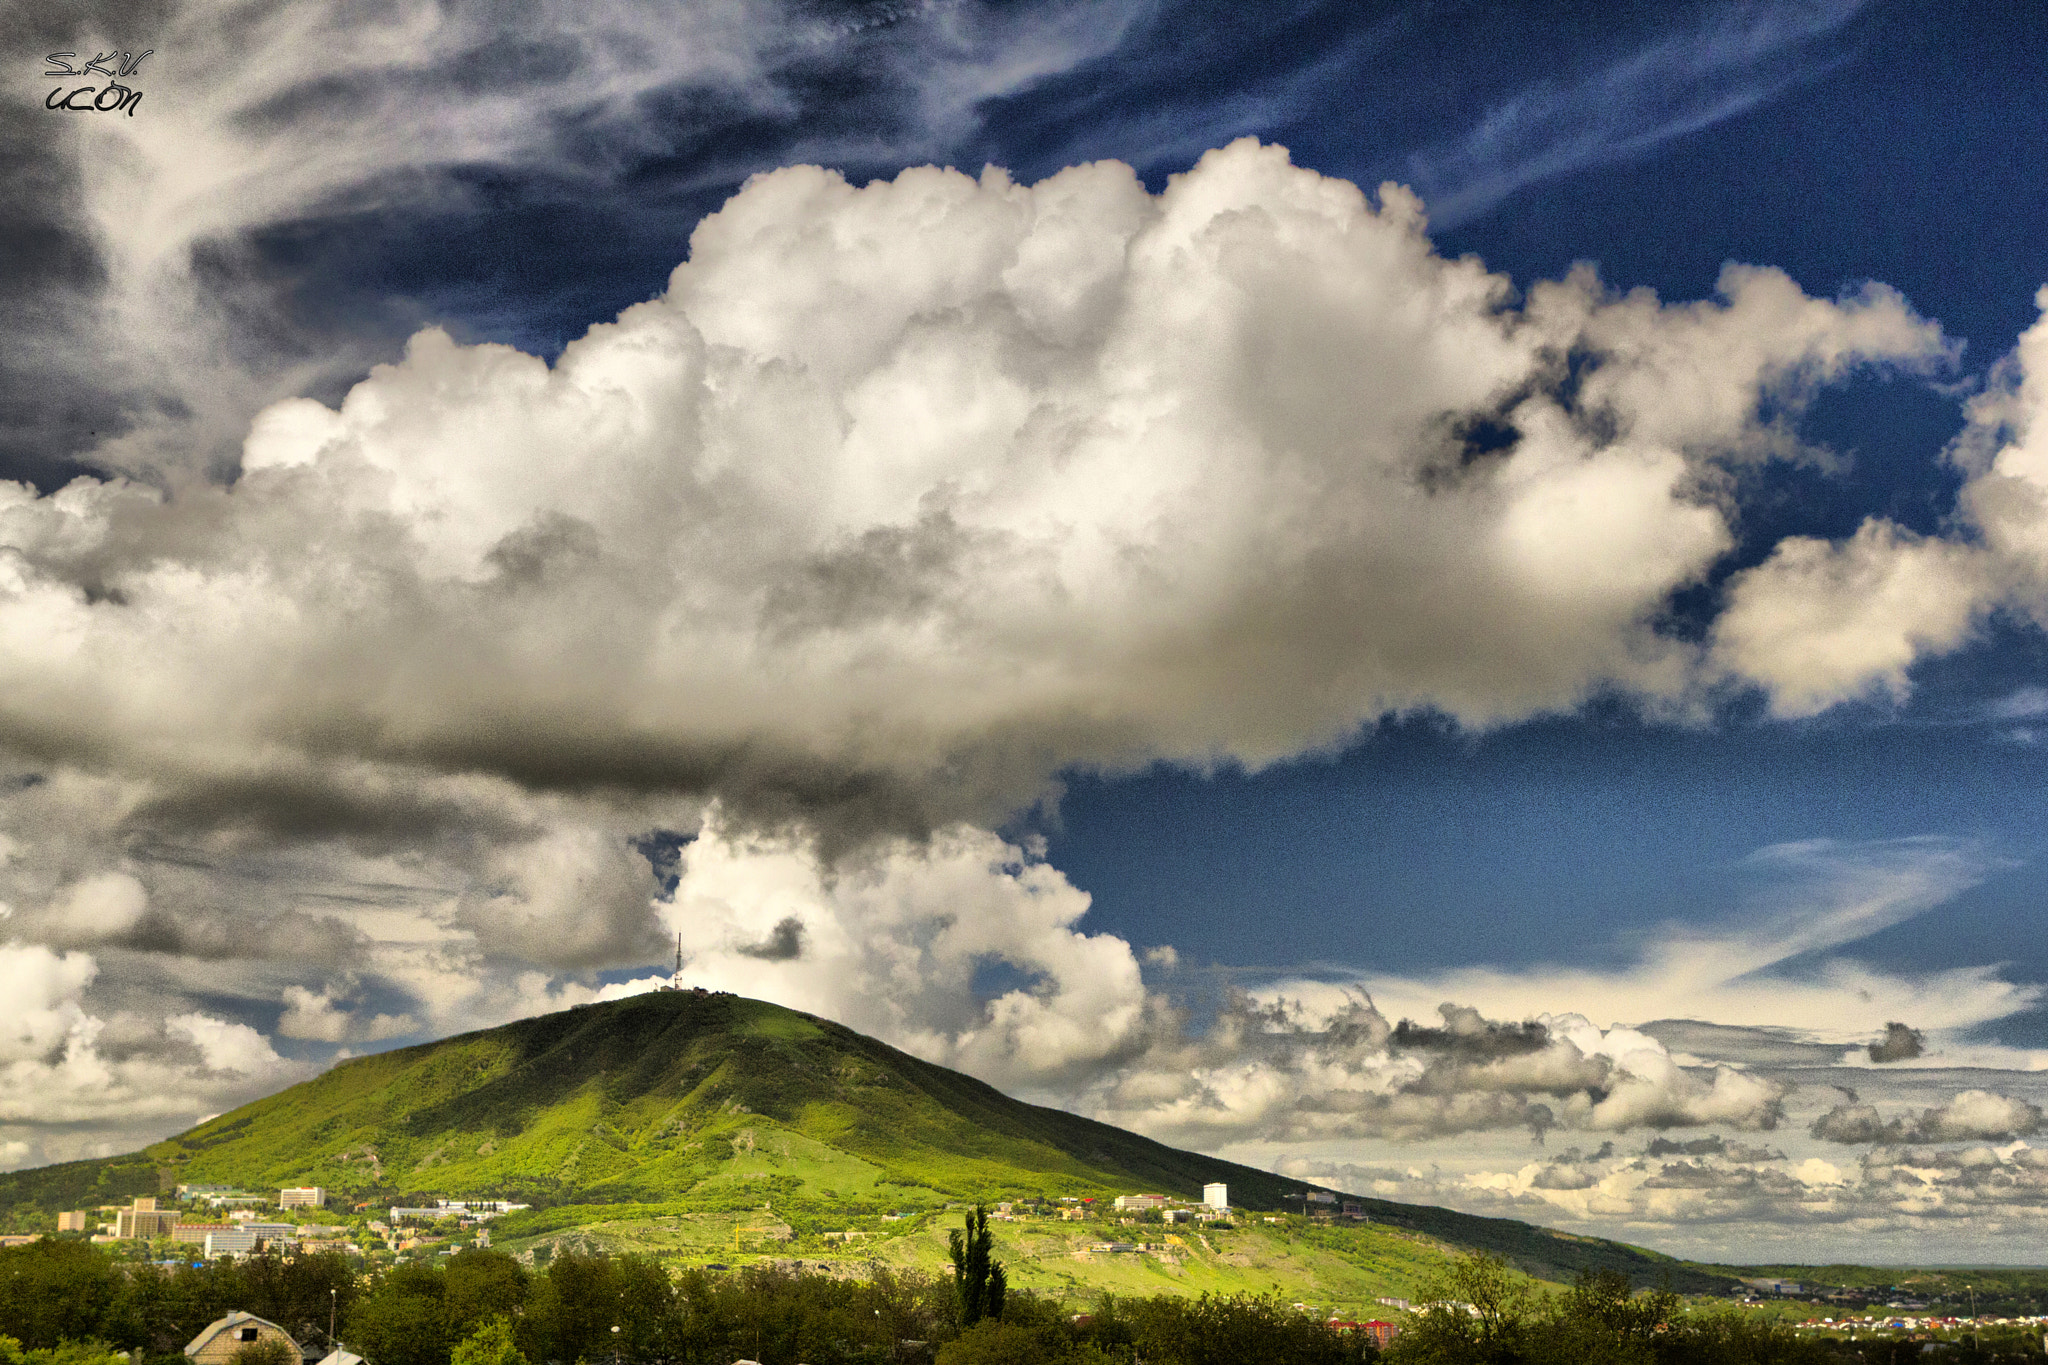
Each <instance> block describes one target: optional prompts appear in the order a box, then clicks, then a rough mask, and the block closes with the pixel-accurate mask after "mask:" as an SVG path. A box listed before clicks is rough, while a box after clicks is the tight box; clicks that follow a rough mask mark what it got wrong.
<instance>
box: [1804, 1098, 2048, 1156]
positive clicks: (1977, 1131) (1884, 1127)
mask: <svg viewBox="0 0 2048 1365" xmlns="http://www.w3.org/2000/svg"><path fill="white" fill-rule="evenodd" d="M2041 1119H2042V1114H2041V1108H2040V1106H2039V1105H2034V1104H2029V1103H2027V1102H2026V1101H2024V1100H2019V1099H2014V1098H2011V1097H2009V1096H2005V1095H1998V1094H1993V1093H1991V1092H1989V1091H1984V1090H1965V1091H1962V1092H1960V1093H1959V1094H1957V1095H1955V1096H1953V1097H1951V1098H1950V1099H1949V1100H1948V1101H1947V1102H1945V1103H1943V1104H1939V1105H1936V1106H1933V1107H1932V1108H1928V1109H1923V1110H1921V1111H1920V1113H1919V1114H1918V1115H1917V1116H1907V1117H1894V1118H1892V1119H1889V1120H1886V1119H1884V1118H1883V1117H1882V1116H1881V1115H1880V1114H1879V1113H1878V1110H1877V1106H1875V1105H1870V1104H1861V1103H1858V1102H1856V1101H1855V1100H1854V1099H1853V1098H1852V1099H1851V1100H1850V1101H1849V1102H1848V1103H1845V1104H1838V1105H1836V1106H1835V1107H1834V1108H1832V1109H1830V1110H1828V1111H1827V1112H1826V1113H1825V1114H1822V1115H1821V1116H1820V1117H1819V1118H1817V1119H1815V1120H1814V1122H1813V1126H1812V1128H1811V1130H1810V1131H1811V1133H1812V1135H1813V1136H1814V1137H1817V1138H1821V1139H1823V1140H1825V1141H1828V1142H1840V1143H1875V1144H1884V1145H1890V1146H1896V1145H1899V1144H1902V1143H1909V1142H1963V1141H1970V1140H1973V1139H1975V1140H1983V1141H1989V1142H2010V1141H2011V1140H2012V1139H2013V1138H2016V1137H2031V1136H2033V1135H2034V1134H2036V1133H2038V1132H2040V1131H2041Z"/></svg>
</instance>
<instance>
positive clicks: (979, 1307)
mask: <svg viewBox="0 0 2048 1365" xmlns="http://www.w3.org/2000/svg"><path fill="white" fill-rule="evenodd" d="M947 1242H948V1243H949V1245H950V1246H951V1249H952V1253H953V1292H954V1294H955V1295H957V1296H958V1298H959V1300H960V1325H961V1326H962V1327H972V1326H974V1324H975V1323H977V1322H980V1321H981V1320H982V1319H983V1318H998V1319H1000V1318H1001V1317H1002V1316H1003V1298H1004V1295H1005V1294H1006V1293H1007V1292H1008V1289H1009V1276H1008V1275H1007V1274H1005V1273H1004V1271H1003V1267H1002V1263H1001V1262H1000V1261H996V1260H994V1259H992V1257H991V1253H992V1252H994V1250H995V1245H996V1239H995V1234H994V1233H992V1232H990V1231H989V1230H988V1210H987V1209H986V1208H984V1207H982V1206H981V1205H980V1204H976V1205H975V1206H974V1212H972V1213H970V1214H968V1215H967V1219H966V1224H965V1229H964V1231H963V1230H962V1229H960V1228H955V1229H954V1230H953V1232H952V1233H951V1234H950V1235H949V1236H948V1237H947Z"/></svg>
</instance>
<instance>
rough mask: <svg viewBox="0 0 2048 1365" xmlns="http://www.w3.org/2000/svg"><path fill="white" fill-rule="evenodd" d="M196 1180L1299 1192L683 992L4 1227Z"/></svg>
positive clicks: (443, 1186)
mask: <svg viewBox="0 0 2048 1365" xmlns="http://www.w3.org/2000/svg"><path fill="white" fill-rule="evenodd" d="M186 1181H189V1182H195V1183H212V1184H227V1185H238V1186H241V1187H243V1188H248V1189H252V1190H263V1189H276V1188H279V1187H281V1186H287V1185H323V1186H326V1187H327V1188H328V1189H330V1190H333V1191H338V1192H340V1193H342V1194H344V1195H345V1196H347V1198H348V1199H349V1201H350V1202H357V1201H375V1202H379V1203H382V1202H420V1201H423V1200H426V1199H429V1198H432V1197H435V1196H440V1197H447V1198H461V1197H499V1198H512V1199H517V1200H522V1201H525V1202H531V1203H534V1204H537V1205H545V1206H556V1207H560V1206H569V1205H573V1206H581V1207H586V1208H587V1207H588V1206H591V1205H600V1206H617V1205H664V1206H668V1207H669V1208H671V1209H674V1208H684V1207H687V1208H689V1209H698V1210H706V1209H750V1208H757V1207H759V1206H760V1205H761V1204H762V1203H763V1201H764V1200H772V1201H773V1203H774V1205H775V1207H777V1208H778V1209H801V1208H804V1207H812V1208H828V1207H829V1208H830V1209H833V1210H835V1211H840V1212H846V1211H854V1212H859V1211H870V1212H881V1211H886V1210H889V1209H894V1208H906V1207H910V1208H914V1207H919V1206H929V1205H931V1204H935V1203H942V1202H945V1201H946V1200H949V1199H955V1200H969V1199H999V1198H1009V1197H1013V1196H1029V1195H1038V1194H1042V1195H1046V1196H1050V1197H1057V1196H1062V1195H1074V1196H1080V1197H1091V1196H1092V1197H1104V1196H1110V1195H1115V1194H1121V1193H1130V1192H1136V1191H1154V1192H1163V1193H1171V1194H1175V1195H1179V1196H1182V1197H1187V1198H1193V1197H1197V1196H1198V1195H1199V1194H1200V1191H1201V1187H1202V1186H1203V1185H1204V1184H1206V1183H1208V1182H1210V1181H1224V1182H1227V1183H1228V1184H1229V1186H1230V1197H1231V1202H1232V1203H1233V1204H1236V1205H1239V1206H1242V1207H1245V1208H1249V1209H1255V1210H1264V1209H1277V1208H1282V1207H1285V1206H1286V1205H1287V1204H1288V1203H1289V1202H1290V1199H1299V1197H1300V1194H1301V1192H1302V1190H1303V1189H1304V1188H1305V1187H1304V1185H1303V1184H1302V1182H1299V1181H1293V1180H1286V1179H1283V1178H1281V1177H1279V1176H1276V1175H1273V1174H1271V1173H1269V1172H1265V1171H1259V1170H1256V1169H1253V1168H1251V1167H1248V1166H1240V1165H1237V1164H1235V1163H1233V1162H1228V1161H1222V1160H1218V1159H1216V1158H1213V1157H1206V1156H1201V1155H1198V1154H1196V1153H1192V1152H1184V1151H1179V1150H1176V1149H1174V1148H1171V1147H1167V1146H1165V1145H1164V1144H1161V1143H1158V1142H1154V1141H1152V1140H1150V1139H1148V1138H1143V1137H1139V1136H1137V1135H1135V1134H1132V1133H1127V1132H1124V1131H1122V1130H1120V1129H1117V1128H1112V1127H1110V1126H1109V1125H1107V1124H1102V1123H1097V1122H1095V1121H1093V1120H1090V1119H1085V1118H1081V1117H1079V1116H1077V1115H1074V1114H1069V1113H1065V1112H1063V1111H1060V1110H1056V1109H1045V1108H1040V1107H1038V1106H1035V1105H1029V1104H1024V1103H1022V1102H1020V1101H1017V1100H1013V1099H1011V1098H1009V1097H1008V1096H1006V1095H1003V1094H1002V1093H1001V1092H999V1091H997V1090H995V1089H994V1088H993V1087H991V1086H988V1085H985V1084H983V1083H982V1082H980V1081H977V1080H974V1079H973V1078H971V1077H968V1076H963V1075H961V1074H960V1073H958V1072H955V1071H950V1070H947V1069H946V1068H944V1067H940V1066H935V1065H932V1064H931V1063H928V1062H923V1061H919V1060H918V1059H917V1058H914V1057H911V1056H909V1055H907V1054H905V1053H902V1052H899V1051H897V1050H896V1049H894V1048H891V1047H889V1046H887V1045H885V1044H883V1043H880V1042H877V1041H876V1040H874V1039H872V1038H868V1037H866V1036H864V1035H862V1034H859V1033H856V1032H854V1031H853V1030H851V1029H848V1028H845V1027H843V1026H842V1025H839V1024H834V1023H832V1022H830V1021H828V1020H823V1019H818V1018H814V1017H812V1016H810V1015H806V1014H801V1013H798V1012H797V1011H794V1010H788V1009H783V1008H781V1007H779V1006H776V1005H770V1004H766V1003H764V1002H761V1001H756V1000H746V999H741V998H739V997H737V996H731V995H697V994H695V993H674V992H662V993H657V994H652V995H642V996H635V997H633V998H630V999H627V1000H620V1001H615V1002H612V1003H609V1004H603V1005H593V1006H585V1007H580V1008H577V1009H572V1010H567V1011H563V1012H561V1013H557V1014H550V1015H544V1016H541V1017H539V1018H534V1019H524V1020H520V1021H518V1022H516V1023H512V1024H507V1025H504V1026H502V1027H499V1028H495V1029H489V1030H485V1031H483V1032H478V1033H470V1034H465V1035H462V1036H459V1037H455V1038H449V1039H444V1040H442V1041H440V1042H436V1043H428V1044H423V1045H421V1046H418V1047H411V1048H404V1049H400V1050H397V1051H393V1052H386V1053H380V1054H377V1055H375V1056H370V1057H362V1058H358V1059H355V1060H352V1061H348V1062H344V1063H342V1064H341V1065H339V1066H336V1067H335V1068H333V1069H332V1070H330V1071H328V1072H327V1073H326V1074H324V1075H322V1076H320V1077H318V1078H316V1079H314V1080H311V1081H307V1082H305V1083H303V1084H300V1085H296V1086H293V1087H291V1088H290V1089H288V1090H284V1091H281V1092H279V1093H278V1094H275V1095H272V1096H270V1097H268V1098H266V1099H262V1100H258V1101H256V1102H255V1103H253V1104H248V1105H245V1106H243V1107H242V1108H240V1109H237V1110H234V1111H232V1112H230V1113H227V1114H223V1115H220V1116H219V1117H217V1118H214V1119H212V1120H210V1121H208V1122H206V1123H203V1124H201V1125H199V1126H198V1127H196V1128H193V1129H191V1130H189V1131H188V1132H185V1133H181V1134H179V1135H177V1136H176V1137H172V1138H168V1139H166V1140H165V1141H163V1142H159V1143H157V1144H155V1145H153V1146H151V1147H148V1148H146V1149H144V1150H143V1151H141V1152H138V1153H134V1154H131V1155H129V1156H125V1157H113V1158H107V1159H105V1160H100V1161H86V1162H71V1163H67V1164H65V1165H61V1166H51V1167H44V1168H41V1169H39V1170H31V1171H20V1172H15V1173H13V1174H11V1175H6V1176H0V1218H5V1219H6V1221H7V1222H9V1223H11V1224H14V1225H17V1226H33V1225H35V1224H36V1223H37V1222H38V1219H39V1216H47V1215H48V1214H50V1213H52V1212H54V1211H55V1210H57V1209H59V1208H75V1207H79V1206H81V1205H91V1204H101V1203H110V1202H114V1201H116V1200H119V1199H123V1198H125V1197H127V1196H129V1195H132V1194H143V1193H156V1192H158V1191H160V1190H164V1189H168V1188H169V1187H171V1186H173V1185H175V1184H177V1183H179V1182H186ZM1364 1202H1365V1203H1366V1204H1367V1206H1368V1208H1369V1210H1370V1213H1371V1216H1372V1217H1374V1218H1375V1219H1376V1220H1379V1221H1381V1222H1384V1223H1389V1224H1392V1225H1394V1226H1396V1227H1403V1228H1409V1229H1413V1230H1416V1231H1421V1232H1425V1233H1428V1234H1430V1235H1432V1236H1435V1237H1439V1238H1442V1239H1444V1240H1447V1241H1450V1242H1453V1243H1457V1244H1461V1245H1470V1246H1482V1247H1486V1248H1489V1249H1493V1250H1498V1251H1501V1252H1503V1253H1505V1254H1508V1255H1510V1256H1511V1257H1512V1258H1513V1259H1515V1260H1516V1261H1517V1262H1518V1263H1520V1264H1522V1265H1524V1267H1525V1268H1528V1269H1530V1270H1532V1271H1538V1272H1539V1273H1547V1274H1548V1275H1550V1276H1551V1277H1553V1278H1555V1277H1558V1276H1559V1275H1560V1274H1563V1275H1565V1276H1568V1275H1569V1273H1570V1272H1571V1271H1574V1270H1576V1269H1578V1268H1580V1267H1582V1266H1585V1265H1615V1266H1619V1267H1621V1268H1625V1269H1629V1270H1631V1271H1632V1273H1635V1274H1636V1275H1637V1276H1638V1278H1655V1276H1656V1275H1657V1274H1658V1273H1659V1272H1671V1273H1672V1274H1673V1276H1674V1279H1675V1280H1677V1281H1681V1282H1691V1281H1693V1280H1695V1279H1696V1278H1699V1273H1698V1272H1696V1271H1693V1270H1692V1269H1690V1268H1688V1267H1684V1266H1681V1265H1680V1264H1679V1263H1677V1262H1674V1261H1671V1260H1668V1259H1666V1258H1662V1257H1656V1256H1653V1255H1651V1254H1650V1253H1646V1252H1641V1251H1638V1250H1636V1249H1635V1248H1631V1247H1623V1246H1620V1245H1618V1244H1615V1243H1607V1242H1597V1241H1594V1240H1592V1239H1582V1238H1568V1237H1564V1236H1562V1235H1561V1234H1556V1233H1551V1232H1548V1231H1546V1230H1544V1229H1541V1228H1535V1227H1531V1226H1529V1225H1528V1224H1524V1223H1516V1222H1512V1221H1509V1220H1504V1219H1484V1218H1474V1217H1470V1216H1467V1215H1463V1214H1457V1213H1453V1212H1450V1211H1449V1210H1443V1209H1429V1208H1421V1207H1416V1206H1410V1205H1404V1204H1394V1203H1389V1202H1386V1201H1383V1200H1368V1201H1364ZM1295 1207H1297V1208H1299V1205H1298V1204H1296V1205H1295ZM563 1212H564V1213H565V1214H567V1213H569V1212H570V1211H569V1210H567V1209H564V1210H563ZM592 1213H593V1215H595V1213H596V1211H595V1210H593V1211H592ZM1713 1278H1714V1280H1715V1281H1716V1282H1722V1283H1724V1282H1725V1280H1724V1279H1723V1278H1722V1277H1719V1276H1715V1277H1713ZM1700 1287H1704V1285H1701V1286H1700Z"/></svg>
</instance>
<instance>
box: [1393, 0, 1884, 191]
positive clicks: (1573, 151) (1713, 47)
mask: <svg viewBox="0 0 2048 1365" xmlns="http://www.w3.org/2000/svg"><path fill="white" fill-rule="evenodd" d="M1868 3H1869V0H1795V3H1777V4H1749V3H1737V4H1725V5H1717V6H1714V7H1713V8H1711V9H1709V10H1706V11H1705V12H1703V13H1698V14H1695V15H1692V16H1687V20H1686V22H1684V23H1683V24H1682V26H1674V28H1675V31H1671V32H1666V33H1663V34H1660V35H1658V36H1657V37H1656V38H1654V39H1653V40H1651V41H1649V42H1648V43H1646V44H1644V45H1643V46H1641V47H1639V48H1637V49H1635V50H1634V51H1632V52H1629V53H1627V54H1626V55H1624V56H1622V57H1619V58H1617V59H1614V60H1610V61H1608V62H1606V63H1604V64H1602V65H1599V66H1597V67H1595V68H1594V69H1592V70H1591V71H1588V72H1584V73H1580V74H1571V75H1564V76H1552V75H1545V76H1542V77H1539V78H1538V79H1536V80H1535V81H1533V82H1532V83H1530V84H1528V85H1526V86H1524V87H1522V88H1521V89H1519V90H1517V91H1515V92H1514V93H1512V94H1509V95H1506V96H1504V97H1501V98H1499V99H1497V100H1496V101H1494V102H1493V103H1491V104H1490V105H1489V106H1488V107H1487V109H1486V111H1485V113H1484V114H1483V115H1482V116H1481V117H1480V118H1479V120H1478V121H1477V122H1476V123H1474V124H1473V125H1471V126H1470V127H1469V128H1467V129H1465V130H1464V131H1463V132H1462V133H1460V134H1458V135H1457V136H1455V137H1452V138H1449V139H1446V140H1445V141H1443V142H1440V143H1437V144H1435V145H1433V146H1428V147H1424V148H1422V149H1421V150H1419V151H1416V152H1414V153H1412V154H1411V155H1410V156H1409V158H1408V161H1407V166H1408V170H1409V174H1410V176H1411V177H1412V179H1413V183H1414V185H1415V187H1416V189H1417V190H1418V191H1420V192H1421V193H1422V195H1423V197H1424V199H1425V200H1426V201H1427V202H1428V203H1429V205H1430V216H1431V220H1432V221H1433V222H1435V223H1437V224H1438V225H1439V226H1445V227H1449V226H1455V225H1456V224H1458V223H1462V222H1467V221H1469V220H1471V219H1474V218H1478V217H1480V216H1482V215H1484V214H1486V213H1488V212H1490V211H1491V210H1492V209H1493V208H1494V207H1496V206H1497V205H1499V204H1500V203H1501V202H1502V201H1503V200H1505V199H1507V198H1508V197H1509V196H1511V195H1513V194H1515V193H1516V192H1517V191H1520V190H1523V189H1526V188H1528V187H1529V186H1531V185H1536V184H1541V183H1543V182H1545V181H1549V180H1555V179H1558V178H1559V177H1562V176H1565V175H1569V174H1572V173H1573V172H1576V171H1581V170H1586V169H1590V168H1593V167H1597V166H1605V165H1611V164H1613V163H1615V162H1619V161H1628V160H1631V159H1634V158H1638V157H1641V156H1644V155H1646V154H1648V153H1649V152H1651V151H1652V150H1654V149H1655V148H1657V147H1658V146H1660V145H1662V144H1664V143H1666V142H1669V141H1671V140H1672V139H1673V138H1678V137H1683V136H1685V135H1686V134H1688V133H1694V132H1698V131H1699V130H1701V129H1703V128H1707V127H1711V126H1712V125H1714V124H1716V123H1720V122H1722V121H1723V120H1726V119H1730V118H1734V117H1736V116H1738V115H1741V114H1744V113H1747V112H1749V111H1750V110H1752V109H1755V108H1757V107H1758V106H1759V105H1762V104H1764V103H1766V102H1767V101H1769V100H1772V99H1774V98H1776V97H1778V96H1779V95H1782V94H1784V93H1785V92H1786V91H1788V90H1790V89H1792V88H1794V87H1796V86H1798V85H1800V84H1802V83H1804V82H1806V81H1810V80H1813V79H1815V78H1817V77H1819V76H1822V75H1824V74H1826V73H1827V72H1829V71H1832V70H1834V69H1835V68H1837V67H1839V66H1840V65H1842V64H1843V63H1844V62H1846V61H1848V60H1849V59H1850V55H1851V54H1849V53H1847V52H1845V51H1843V50H1841V49H1840V48H1839V47H1836V46H1831V45H1830V44H1829V43H1828V41H1827V40H1828V39H1830V38H1832V37H1834V36H1835V35H1837V34H1838V33H1839V32H1840V31H1841V29H1842V28H1843V26H1844V25H1846V24H1848V23H1849V21H1850V20H1852V19H1854V18H1855V17H1856V15H1857V14H1858V13H1860V12H1861V11H1862V10H1864V9H1865V8H1866V7H1867V5H1868Z"/></svg>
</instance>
